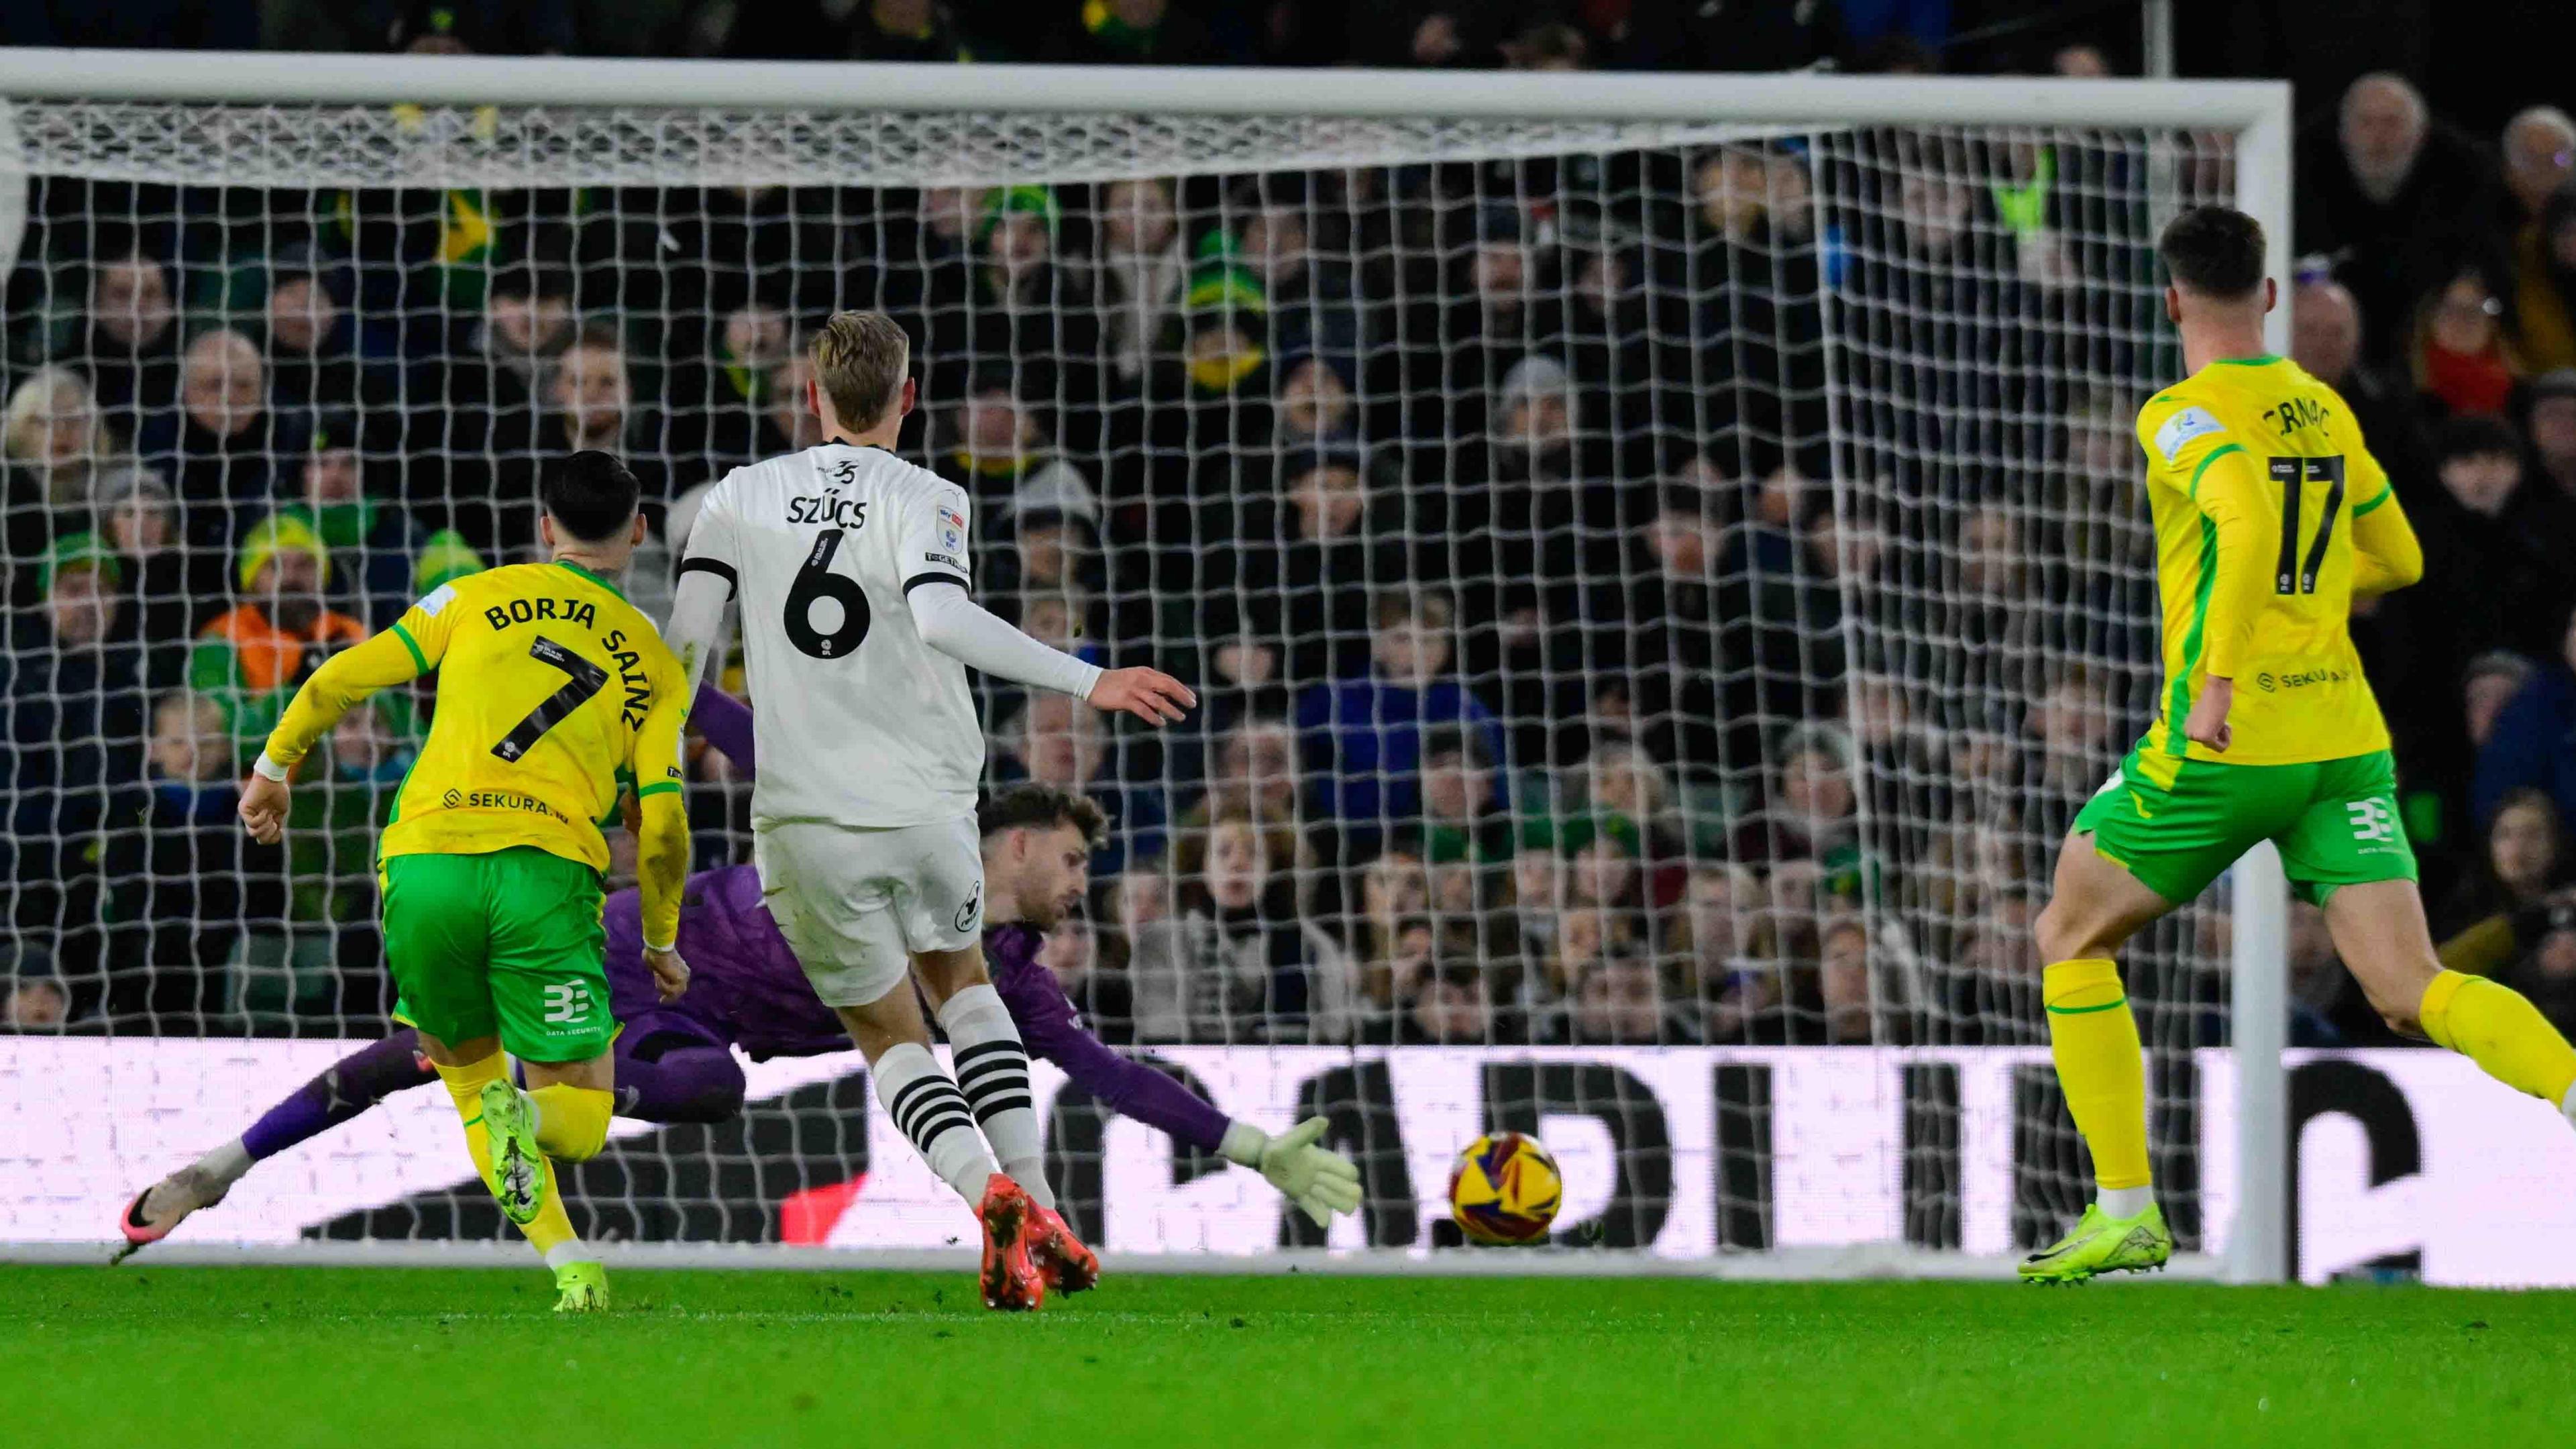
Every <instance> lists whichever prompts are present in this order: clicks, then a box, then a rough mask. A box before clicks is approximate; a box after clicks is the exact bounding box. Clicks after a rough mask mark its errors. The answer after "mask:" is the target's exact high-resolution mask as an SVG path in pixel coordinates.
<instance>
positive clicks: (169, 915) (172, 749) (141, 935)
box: [106, 691, 286, 1027]
mask: <svg viewBox="0 0 2576 1449" xmlns="http://www.w3.org/2000/svg"><path fill="white" fill-rule="evenodd" d="M146 757H147V760H148V767H147V772H146V776H145V780H144V783H143V786H142V787H141V789H140V790H139V791H137V792H136V793H135V794H134V795H133V796H132V797H131V798H130V799H128V800H126V801H124V802H121V803H120V806H119V814H118V817H117V820H116V823H115V826H114V828H111V829H110V830H109V831H108V833H107V836H106V845H107V852H106V875H107V880H108V882H109V895H110V898H109V902H108V907H107V918H108V921H109V923H110V925H109V930H110V933H111V944H110V947H109V962H110V972H111V979H110V981H109V985H108V998H109V1001H110V1003H111V1004H112V1006H113V1007H114V1009H115V1010H116V1012H117V1014H118V1015H120V1016H125V1017H131V1016H134V1015H136V1014H138V1013H150V1014H151V1018H152V1022H153V1024H154V1025H158V1026H163V1027H167V1026H172V1025H179V1024H181V1023H185V1024H188V1025H195V1024H197V1023H198V1022H200V1021H202V1020H203V1019H204V1018H205V1017H208V1016H215V1015H219V1014H221V1013H223V1012H225V1011H226V1010H228V1009H229V1008H230V1005H231V1002H230V992H229V986H230V983H229V981H228V980H227V974H228V968H229V966H230V963H231V961H232V959H233V954H234V951H235V949H236V948H237V947H238V945H239V944H240V942H241V939H242V937H243V935H244V933H245V932H248V931H253V930H259V929H262V928H270V929H273V928H274V927H275V925H276V923H277V922H278V920H279V918H280V917H281V916H282V915H283V913H284V909H285V904H286V901H285V880H284V869H285V864H286V862H285V858H284V852H283V850H282V848H281V847H279V846H274V845H260V844H257V843H255V842H253V841H252V840H251V839H250V838H249V837H248V836H247V835H245V834H243V833H242V828H241V822H240V821H239V820H237V819H235V818H234V812H235V810H236V808H237V807H238V806H239V805H240V803H241V790H240V786H239V781H240V778H241V772H242V764H241V761H242V758H243V756H242V754H241V752H240V747H239V745H238V743H237V737H236V735H235V734H234V733H233V732H232V730H231V729H230V728H229V727H228V724H227V721H226V717H225V711H224V710H223V709H222V708H221V707H219V706H218V705H217V704H216V703H215V702H214V701H213V700H210V699H206V698H204V697H203V696H200V695H195V694H190V693H187V692H184V691H180V692H173V693H170V694H165V695H163V696H162V697H161V699H160V701H159V702H158V703H157V704H155V705H154V706H153V710H152V736H151V740H150V742H149V745H148V747H147V750H146Z"/></svg>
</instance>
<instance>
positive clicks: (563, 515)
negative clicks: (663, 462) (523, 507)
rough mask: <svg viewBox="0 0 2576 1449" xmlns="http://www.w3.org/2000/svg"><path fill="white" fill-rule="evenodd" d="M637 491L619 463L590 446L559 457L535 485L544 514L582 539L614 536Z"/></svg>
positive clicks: (590, 540) (624, 522) (632, 507)
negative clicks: (540, 481)
mask: <svg viewBox="0 0 2576 1449" xmlns="http://www.w3.org/2000/svg"><path fill="white" fill-rule="evenodd" d="M642 491H643V490H642V488H641V486H640V485H638V484H637V483H636V481H635V475H634V474H633V473H630V472H628V471H627V469H626V465H625V464H624V463H621V462H619V461H617V459H616V458H615V457H613V456H611V455H610V454H607V453H603V452H600V451H599V450H597V449H595V448H585V449H583V450H582V451H580V452H578V453H574V454H572V455H571V456H569V457H566V458H563V459H560V460H558V461H557V462H556V463H555V464H554V465H553V466H551V467H549V468H547V469H546V472H545V479H544V481H543V482H542V483H540V484H539V485H538V497H539V498H540V499H541V500H542V501H543V502H544V503H545V506H546V516H547V517H549V518H552V519H553V520H554V521H555V526H556V527H557V528H560V529H562V530H563V531H564V532H566V533H569V534H571V535H572V536H573V537H574V538H577V539H579V540H581V541H582V542H583V543H600V542H603V541H605V540H607V539H610V538H613V537H615V536H616V534H617V531H618V530H619V529H621V528H624V527H625V526H626V525H627V523H628V522H629V521H630V520H632V519H633V518H634V517H635V501H636V499H637V497H638V496H639V495H640V494H641V493H642Z"/></svg>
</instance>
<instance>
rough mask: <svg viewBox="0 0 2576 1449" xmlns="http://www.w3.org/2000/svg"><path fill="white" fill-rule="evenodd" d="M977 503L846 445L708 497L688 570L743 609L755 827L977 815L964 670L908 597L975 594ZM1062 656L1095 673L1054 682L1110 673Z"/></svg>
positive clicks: (973, 732)
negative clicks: (755, 759)
mask: <svg viewBox="0 0 2576 1449" xmlns="http://www.w3.org/2000/svg"><path fill="white" fill-rule="evenodd" d="M970 506H971V505H970V504H969V503H968V501H967V498H966V492H965V490H964V489H962V488H959V487H958V486H957V485H955V484H953V483H950V482H948V481H946V480H945V479H942V478H940V477H939V476H938V475H937V474H934V473H932V472H930V471H929V470H927V469H924V468H918V467H915V466H914V465H912V464H910V463H907V462H905V461H904V460H902V459H901V458H898V457H896V456H895V455H894V454H892V453H889V452H887V451H885V450H884V449H882V448H874V447H860V446H855V445H852V444H848V443H825V444H822V445H821V446H819V447H813V448H808V449H806V450H805V451H804V452H801V453H789V454H786V455H784V456H782V457H776V458H770V459H766V460H764V461H762V462H758V463H753V464H751V465H749V466H748V467H742V468H737V469H735V470H734V471H733V472H732V473H730V474H728V475H726V477H725V479H724V480H723V481H722V482H720V483H718V484H717V485H716V487H715V489H714V491H713V492H711V493H710V494H708V496H707V500H706V505H705V507H704V509H703V510H702V511H700V513H699V514H698V517H697V521H696V523H695V524H693V525H692V526H691V528H690V530H689V543H688V556H687V558H686V560H685V561H684V562H683V563H682V564H681V566H680V568H681V573H682V577H683V580H684V581H685V580H686V578H687V576H688V575H690V574H692V573H710V574H713V575H715V576H716V577H718V578H720V579H722V580H724V581H725V582H726V583H727V584H729V585H731V586H732V588H733V591H734V595H735V598H736V600H737V602H739V604H740V605H741V613H742V636H743V647H744V653H745V655H746V658H745V661H744V662H745V665H746V669H747V672H748V674H749V679H750V686H751V705H752V719H753V721H754V729H755V731H756V738H757V740H758V750H759V758H760V770H759V774H758V776H757V777H756V779H755V782H754V784H753V787H752V816H753V820H754V823H755V825H756V826H758V827H760V828H767V827H768V826H770V825H774V824H781V823H785V822H788V821H817V822H822V823H828V824H835V825H842V826H853V827H867V828H882V827H892V826H901V825H920V824H926V823H929V822H932V821H937V820H953V819H955V818H957V817H959V816H961V815H971V814H973V813H974V810H975V787H976V783H977V781H978V780H979V779H980V778H981V777H982V774H983V769H984V733H983V729H982V727H981V726H980V725H979V724H978V723H977V721H976V718H975V701H974V696H973V694H972V693H971V692H970V691H969V690H968V689H967V686H966V666H965V664H964V663H962V662H961V661H960V660H959V659H958V658H956V657H955V656H954V655H951V654H948V653H945V652H942V651H941V650H939V649H936V648H933V647H932V646H931V645H930V644H929V643H928V642H927V641H925V640H924V638H923V637H922V631H921V628H920V626H919V624H918V623H916V621H915V619H914V617H913V610H912V608H911V606H910V603H909V602H908V598H907V596H908V595H909V594H910V593H911V592H912V591H913V590H915V589H922V588H929V587H932V586H940V587H939V588H938V590H937V591H938V592H941V593H950V594H953V593H954V591H953V590H951V589H948V588H946V587H945V586H947V585H952V584H953V585H955V586H956V588H957V589H965V588H968V587H969V586H970V585H971V583H972V575H971V572H970V569H969V565H968V562H967V560H968V553H967V549H968V545H969V539H968V522H967V519H968V510H969V508H970ZM960 597H962V596H960ZM675 612H676V611H675ZM1032 642H1034V641H1032ZM1048 652H1049V653H1053V652H1054V651H1052V650H1050V651H1048ZM1059 657H1060V658H1063V657H1064V656H1059ZM1066 662H1067V663H1071V664H1075V665H1079V666H1080V668H1081V669H1083V670H1084V671H1087V673H1084V674H1076V673H1074V672H1073V671H1070V670H1055V671H1051V673H1053V674H1055V675H1056V677H1055V678H1054V679H1050V680H1049V681H1047V682H1049V683H1053V684H1055V686H1056V687H1058V688H1061V689H1064V690H1065V691H1066V692H1068V693H1074V694H1077V695H1078V694H1086V693H1088V692H1089V690H1090V687H1091V684H1092V683H1093V682H1094V681H1095V680H1096V679H1097V678H1098V676H1099V671H1098V670H1097V669H1096V668H1092V667H1090V666H1088V665H1080V661H1078V660H1071V659H1069V658H1067V659H1066Z"/></svg>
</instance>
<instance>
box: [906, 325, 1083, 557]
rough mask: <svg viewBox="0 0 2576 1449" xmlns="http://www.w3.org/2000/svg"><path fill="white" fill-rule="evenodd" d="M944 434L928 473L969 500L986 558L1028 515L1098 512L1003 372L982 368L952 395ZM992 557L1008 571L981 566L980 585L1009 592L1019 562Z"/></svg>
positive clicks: (1036, 412)
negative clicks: (954, 399) (983, 569)
mask: <svg viewBox="0 0 2576 1449" xmlns="http://www.w3.org/2000/svg"><path fill="white" fill-rule="evenodd" d="M946 433H947V438H948V446H947V447H946V448H945V449H944V450H943V451H942V452H941V454H940V455H939V456H938V457H936V458H934V459H933V460H932V471H933V472H936V473H937V474H939V476H940V477H942V478H945V479H947V480H948V481H949V482H951V483H954V484H956V485H957V486H959V487H961V488H963V489H965V490H966V492H967V493H968V494H969V495H970V496H972V497H973V498H974V500H975V503H976V515H977V517H976V521H977V524H978V525H979V527H980V528H981V529H982V534H981V541H982V545H983V547H982V550H981V551H982V552H983V553H985V554H986V555H988V556H994V555H998V554H1000V553H1001V552H1002V551H1003V550H1006V549H1009V548H1011V547H1012V545H1013V541H1014V539H1015V537H1016V534H1017V531H1018V529H1017V525H1018V524H1019V522H1020V520H1021V519H1022V518H1024V517H1025V516H1027V515H1028V514H1030V513H1033V512H1036V511H1039V510H1046V511H1049V512H1052V513H1054V514H1056V515H1058V516H1060V517H1061V516H1075V517H1082V518H1097V517H1098V516H1099V512H1100V498H1099V494H1098V493H1097V492H1095V491H1094V490H1093V488H1092V486H1091V480H1090V479H1088V478H1086V477H1084V476H1083V473H1082V470H1081V469H1080V468H1078V467H1076V466H1075V465H1074V464H1073V462H1072V461H1071V460H1069V459H1067V458H1066V457H1065V456H1064V454H1063V453H1062V452H1061V451H1060V450H1059V449H1057V448H1056V446H1055V445H1054V443H1053V442H1052V440H1051V439H1049V438H1048V436H1047V433H1046V427H1045V415H1044V412H1043V410H1042V409H1041V408H1040V406H1039V405H1038V404H1037V403H1035V402H1034V401H1030V400H1026V399H1024V398H1022V397H1021V396H1020V395H1019V393H1018V392H1017V390H1016V388H1015V387H1014V380H1013V378H1012V377H1011V375H1010V374H1008V373H1007V372H1004V371H1002V370H1000V369H998V368H996V369H988V370H986V371H985V372H984V373H982V374H981V375H979V376H977V377H976V378H975V379H974V381H973V382H972V383H970V384H969V385H968V387H967V389H966V391H965V393H964V394H963V395H962V396H961V397H960V398H959V399H958V401H957V406H956V408H955V410H954V421H953V422H952V423H951V424H950V425H949V427H948V428H947V429H946ZM993 561H994V562H997V563H1002V564H1004V565H1005V566H1006V567H1008V568H1010V570H1011V571H1010V572H1009V573H1007V574H1001V575H995V574H993V573H992V572H990V569H989V567H988V569H987V571H986V573H985V574H984V577H985V578H986V580H987V586H988V587H989V588H992V589H995V590H997V591H1000V592H1003V593H1009V592H1011V591H1013V590H1014V589H1015V588H1016V587H1017V585H1018V583H1019V576H1020V569H1019V567H1018V564H1019V561H1018V560H1016V559H1010V560H1004V559H1000V558H998V557H996V558H994V559H993Z"/></svg>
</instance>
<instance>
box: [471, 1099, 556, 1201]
mask: <svg viewBox="0 0 2576 1449" xmlns="http://www.w3.org/2000/svg"><path fill="white" fill-rule="evenodd" d="M482 1105H483V1135H484V1136H485V1137H487V1138H489V1139H490V1140H491V1143H492V1196H494V1197H496V1198H499V1199H500V1200H501V1212H502V1214H503V1215H504V1216H506V1217H508V1218H509V1220H510V1221H512V1222H514V1223H517V1224H518V1225H519V1226H520V1227H523V1228H524V1227H526V1226H527V1225H528V1224H530V1223H532V1222H535V1221H536V1219H537V1209H538V1208H540V1207H542V1206H543V1205H544V1204H545V1200H546V1155H545V1151H544V1149H542V1148H540V1147H538V1146H537V1104H536V1103H534V1102H531V1101H529V1100H528V1094H527V1093H525V1092H522V1091H520V1090H519V1089H518V1088H517V1087H515V1086H512V1085H511V1084H510V1083H509V1081H508V1080H507V1079H506V1078H505V1079H503V1080H501V1081H497V1082H487V1083H485V1084H484V1087H483V1099H482Z"/></svg>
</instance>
